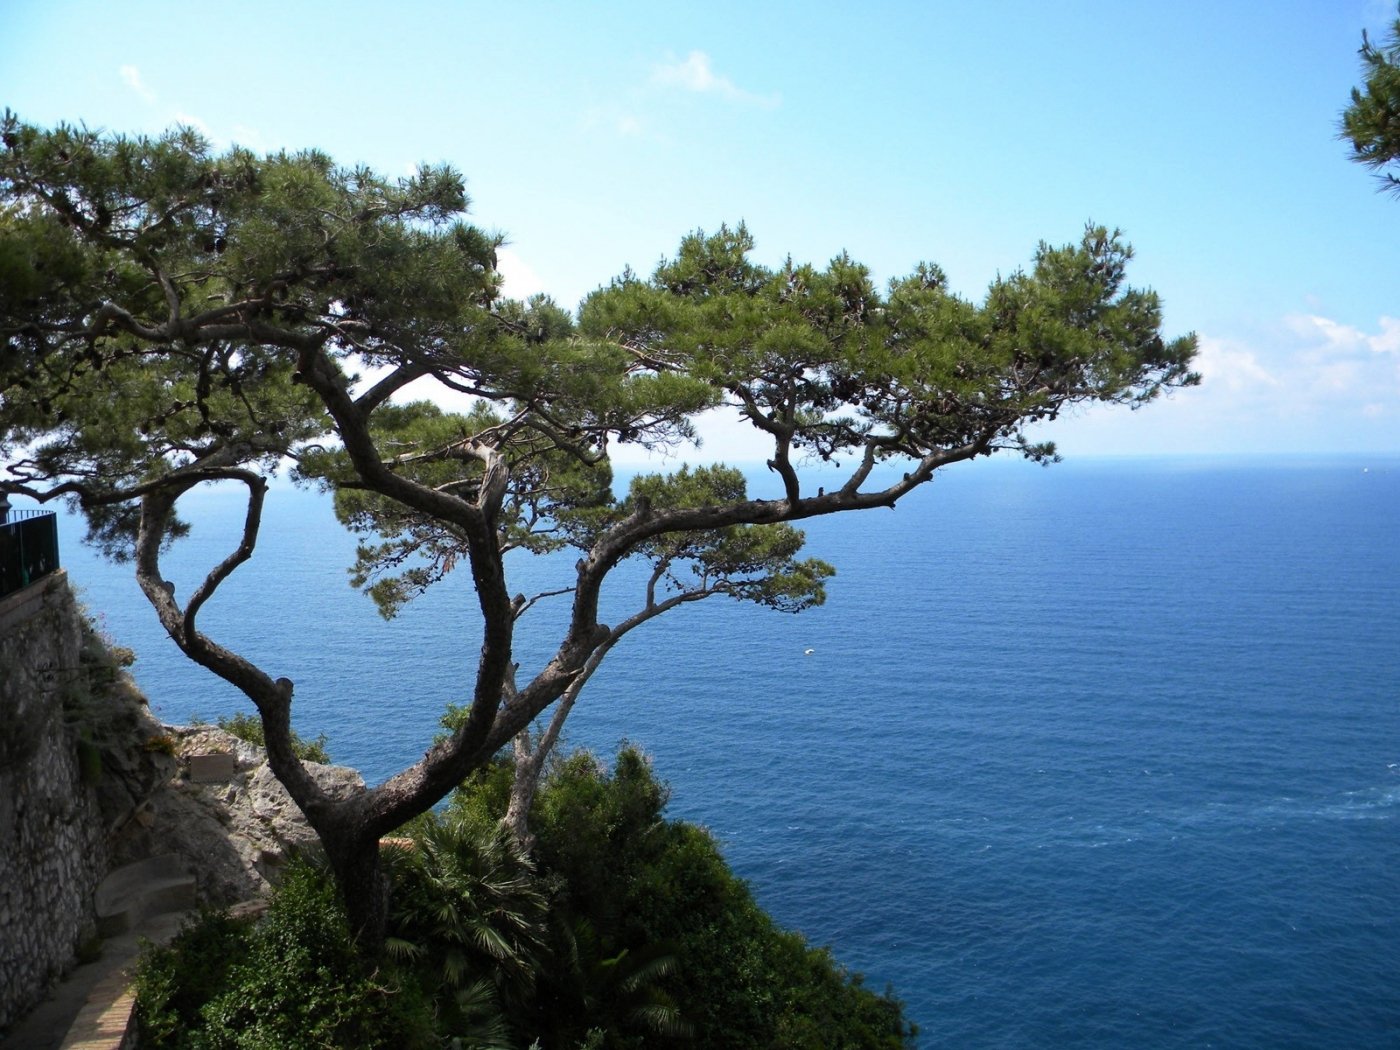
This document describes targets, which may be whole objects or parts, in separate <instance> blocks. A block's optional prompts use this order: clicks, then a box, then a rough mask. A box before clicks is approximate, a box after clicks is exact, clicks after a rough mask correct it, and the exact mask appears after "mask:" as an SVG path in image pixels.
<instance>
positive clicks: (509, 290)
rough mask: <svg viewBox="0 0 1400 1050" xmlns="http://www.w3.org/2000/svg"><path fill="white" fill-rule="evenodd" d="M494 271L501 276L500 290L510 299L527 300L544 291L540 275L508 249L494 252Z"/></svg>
mask: <svg viewBox="0 0 1400 1050" xmlns="http://www.w3.org/2000/svg"><path fill="white" fill-rule="evenodd" d="M496 270H497V272H499V273H500V275H501V282H502V283H501V290H502V291H503V292H505V294H506V295H507V296H509V297H510V298H512V299H528V298H530V296H532V295H535V294H537V293H539V292H542V291H544V290H545V288H544V281H543V280H541V279H540V275H539V274H537V273H536V272H535V271H534V270H533V269H532V268H531V267H530V264H529V263H527V262H526V261H525V260H524V259H522V258H521V257H520V256H519V254H518V253H516V252H515V251H512V250H511V249H510V248H500V249H498V250H497V251H496Z"/></svg>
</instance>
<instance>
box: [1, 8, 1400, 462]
mask: <svg viewBox="0 0 1400 1050" xmlns="http://www.w3.org/2000/svg"><path fill="white" fill-rule="evenodd" d="M1394 11H1395V8H1394V6H1393V5H1392V4H1391V3H1389V2H1382V0H1276V2H1273V3H1269V4H1261V3H1244V2H1230V0H1215V2H1207V0H1181V2H1179V3H1174V4H1162V3H1160V2H1155V3H1148V2H1136V0H1119V2H1112V3H1110V2H1093V3H1091V2H1087V0H1086V2H1063V3H1060V2H1057V3H1046V2H1044V0H1004V2H1000V3H997V2H990V0H956V2H952V0H949V2H936V0H930V2H926V3H913V2H910V3H883V4H881V3H874V4H869V5H859V6H857V5H851V4H847V3H843V4H834V3H819V2H805V3H800V4H799V3H772V4H752V3H743V4H740V3H727V2H710V3H705V4H688V5H680V4H676V5H668V4H658V3H654V2H653V3H647V4H623V3H614V4H580V3H558V4H542V3H496V4H489V5H488V4H478V3H448V2H433V3H412V2H408V3H405V4H403V5H402V7H401V8H400V9H399V10H397V11H395V10H391V9H390V7H389V6H388V5H384V4H373V5H371V4H367V3H359V2H347V3H336V4H328V3H314V2H285V0H284V2H282V3H276V4H273V3H260V2H240V3H233V4H225V5H217V6H215V5H195V4H173V3H141V2H127V3H123V4H120V5H112V4H110V3H96V2H91V0H42V2H38V0H0V25H2V26H3V29H2V30H0V34H2V35H3V49H0V105H8V106H9V107H10V108H11V109H13V110H15V111H16V112H18V113H19V114H20V116H21V117H23V118H24V119H26V120H29V121H32V122H36V123H40V124H53V123H56V122H59V121H69V122H78V121H82V122H86V123H87V124H88V125H90V126H95V127H103V128H107V129H111V130H120V131H145V132H155V131H159V130H162V129H164V128H165V127H167V126H169V125H171V124H173V123H175V122H184V123H189V124H193V125H195V126H198V127H200V128H202V129H204V130H205V132H206V133H207V134H208V135H209V137H210V138H211V139H213V140H214V141H215V142H216V143H220V144H226V143H228V142H231V141H237V142H239V143H241V144H243V145H247V146H249V147H252V148H254V149H258V150H267V149H276V148H281V147H288V148H299V147H303V146H316V147H319V148H322V149H324V150H326V151H327V152H329V153H330V154H331V155H332V156H334V157H335V158H336V159H337V160H339V161H341V162H344V163H366V164H369V165H371V166H374V167H376V168H378V169H380V170H383V171H386V172H390V173H404V172H407V171H409V170H410V169H411V168H412V167H413V166H414V165H415V164H416V163H417V162H419V161H425V160H426V161H447V162H449V163H451V164H453V165H455V166H456V167H458V168H459V169H460V170H461V171H462V172H463V173H464V174H465V175H466V177H467V181H468V189H469V192H470V193H471V195H472V198H473V213H474V218H475V221H477V222H478V223H480V224H481V225H483V226H486V227H488V228H492V229H497V230H500V231H503V232H504V233H506V234H507V236H508V237H509V240H510V249H509V251H508V253H507V254H506V255H505V257H504V265H503V269H505V270H506V272H507V275H508V278H509V279H510V282H511V283H510V284H509V285H508V290H509V291H511V292H513V293H514V294H528V293H529V292H533V291H539V290H543V291H547V292H549V293H550V294H552V295H554V296H555V297H556V298H557V299H559V300H560V301H561V302H563V303H565V304H568V305H573V304H575V303H577V301H578V300H579V298H580V297H582V296H583V295H584V294H585V293H586V292H588V291H589V290H590V289H591V288H593V287H596V286H597V285H599V284H601V283H605V282H606V281H607V280H608V279H609V278H610V277H611V276H613V275H614V274H616V273H617V272H618V271H620V270H621V269H622V267H623V266H624V265H627V264H631V265H632V266H634V267H635V268H637V269H639V270H643V271H647V270H649V269H650V268H651V266H652V265H653V264H654V263H655V262H656V261H657V260H658V259H659V258H660V257H661V256H662V255H663V254H664V253H667V252H670V251H671V250H673V249H674V247H675V246H676V244H677V242H678V240H679V238H680V236H681V235H682V234H683V233H685V232H686V231H688V230H691V229H694V228H697V227H702V228H706V229H712V228H714V227H715V226H717V225H718V224H719V223H721V222H725V221H728V222H734V221H737V220H741V219H742V220H744V221H746V222H747V223H748V225H749V228H750V229H751V231H752V232H753V233H754V235H755V236H756V237H757V239H758V256H759V258H760V259H761V260H762V261H768V262H776V261H778V260H780V259H781V258H782V257H783V256H784V255H786V254H788V253H791V254H792V255H793V256H794V257H796V258H798V259H799V260H802V259H805V260H811V261H814V262H824V261H825V260H827V259H828V258H830V257H831V256H832V255H834V254H835V253H837V252H839V251H841V250H842V249H846V250H849V251H850V252H851V253H852V254H853V255H854V256H855V257H856V258H858V259H860V260H861V261H863V262H865V263H867V264H868V265H870V266H871V267H872V268H873V270H874V271H875V273H876V275H877V276H879V277H880V278H888V277H890V276H893V275H896V274H899V273H903V272H907V271H908V270H909V269H911V268H912V267H913V265H914V264H915V263H916V262H918V261H919V260H921V259H929V260H932V261H936V262H938V263H940V264H942V265H943V266H944V268H945V269H946V270H947V271H948V272H949V274H950V277H951V278H952V281H953V284H954V286H955V287H956V288H957V289H958V290H959V291H960V292H961V293H963V294H964V295H967V296H969V297H972V298H979V297H980V296H981V294H982V292H983V290H984V289H985V285H986V282H987V281H988V280H989V279H990V278H991V277H992V276H993V275H995V274H996V273H997V272H998V271H1001V272H1007V271H1010V270H1013V269H1015V268H1016V267H1018V266H1020V265H1023V264H1024V263H1025V262H1027V261H1028V260H1029V258H1030V255H1031V253H1032V252H1033V251H1034V249H1035V245H1036V243H1037V242H1038V241H1040V240H1042V239H1043V240H1048V241H1052V242H1063V241H1069V240H1073V239H1075V238H1076V237H1077V236H1078V234H1079V232H1080V230H1081V229H1082V227H1083V224H1084V223H1085V221H1086V220H1089V219H1092V220H1094V221H1095V222H1101V223H1105V224H1108V225H1116V226H1120V227H1122V228H1123V230H1124V231H1125V232H1126V234H1127V235H1128V237H1129V239H1130V240H1131V241H1132V242H1133V244H1134V245H1135V246H1136V248H1137V251H1138V258H1137V261H1136V263H1135V268H1134V270H1133V271H1132V277H1133V280H1134V283H1136V284H1141V285H1150V286H1152V287H1153V288H1155V289H1156V290H1157V291H1158V292H1159V293H1160V294H1161V295H1162V296H1163V298H1164V300H1165V304H1166V319H1167V329H1168V332H1169V333H1170V334H1176V333H1180V332H1186V331H1195V332H1197V333H1198V334H1199V336H1200V338H1201V343H1202V348H1203V353H1202V358H1201V369H1202V371H1203V372H1204V373H1205V377H1206V383H1205V385H1204V386H1203V387H1202V388H1200V389H1197V390H1192V391H1185V392H1182V393H1179V394H1177V395H1175V396H1174V397H1173V398H1172V399H1171V401H1170V402H1167V403H1164V404H1158V405H1153V406H1150V407H1149V408H1147V409H1145V410H1143V411H1141V412H1137V413H1128V412H1122V411H1115V412H1111V413H1098V412H1094V413H1090V414H1089V415H1088V416H1087V417H1085V418H1079V419H1074V420H1069V421H1067V422H1065V421H1062V422H1061V423H1060V424H1057V426H1056V428H1055V429H1054V430H1053V431H1050V432H1049V433H1048V434H1047V435H1046V436H1049V437H1053V438H1055V439H1057V440H1058V441H1059V443H1060V445H1061V448H1062V450H1063V451H1064V452H1066V453H1067V454H1070V455H1090V454H1112V453H1138V452H1232V451H1235V452H1275V451H1283V452H1315V451H1323V452H1335V451H1355V452H1370V453H1385V452H1390V453H1397V452H1400V427H1397V422H1400V286H1398V282H1400V238H1398V237H1397V236H1396V233H1397V229H1398V228H1400V200H1396V199H1394V198H1392V197H1388V196H1386V195H1384V194H1381V193H1378V192H1377V190H1376V184H1375V182H1374V180H1373V179H1372V178H1371V177H1370V176H1369V175H1368V174H1367V173H1366V172H1365V171H1364V170H1363V169H1361V168H1360V167H1358V166H1356V165H1354V164H1352V163H1350V162H1349V161H1348V160H1347V149H1346V148H1345V146H1344V145H1343V144H1342V143H1341V142H1339V141H1338V140H1337V138H1336V129H1337V120H1338V115H1339V112H1340V110H1341V109H1342V108H1343V107H1344V105H1345V104H1346V101H1347V98H1348V91H1349V89H1350V88H1351V86H1352V85H1353V84H1354V83H1356V81H1357V79H1358V76H1359V65H1358V61H1357V57H1356V48H1357V46H1358V44H1359V43H1360V38H1361V31H1362V29H1363V28H1367V29H1370V30H1371V31H1372V32H1373V33H1375V32H1377V31H1380V30H1383V29H1384V27H1385V26H1386V25H1387V24H1388V22H1389V20H1390V19H1391V18H1393V17H1394ZM713 434H714V436H713V438H712V440H711V443H710V446H709V448H708V449H707V451H709V452H712V453H715V454H718V455H725V456H728V457H731V458H742V455H743V452H744V447H743V446H742V445H736V444H733V443H732V441H731V439H730V436H729V434H728V432H726V431H725V430H724V428H722V427H720V428H714V431H713Z"/></svg>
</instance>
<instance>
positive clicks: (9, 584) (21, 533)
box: [0, 510, 58, 598]
mask: <svg viewBox="0 0 1400 1050" xmlns="http://www.w3.org/2000/svg"><path fill="white" fill-rule="evenodd" d="M57 568H58V515H57V514H56V513H55V512H54V511H51V510H11V511H10V512H9V513H8V514H7V515H6V516H5V520H4V521H3V522H0V598H3V597H4V596H5V595H7V594H9V593H11V592H12V591H17V590H19V589H20V588H22V587H28V586H29V585H30V584H31V583H34V582H35V581H37V580H39V579H42V578H43V577H45V576H47V575H48V574H49V573H51V572H53V571H55V570H56V569H57Z"/></svg>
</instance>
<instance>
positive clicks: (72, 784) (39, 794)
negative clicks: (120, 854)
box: [0, 572, 174, 1032]
mask: <svg viewBox="0 0 1400 1050" xmlns="http://www.w3.org/2000/svg"><path fill="white" fill-rule="evenodd" d="M159 738H160V727H159V726H158V725H157V724H156V723H155V722H154V721H153V720H152V719H150V717H149V715H148V714H147V713H146V711H145V709H144V706H143V704H142V702H141V699H140V697H139V695H138V694H136V692H135V690H134V688H133V687H132V686H131V684H130V681H129V679H127V677H126V675H125V674H124V672H123V671H122V669H121V667H120V664H119V661H118V660H117V659H115V658H114V657H113V656H112V654H111V653H110V652H109V651H108V649H107V647H106V646H105V645H104V644H103V643H102V640H101V639H99V638H97V637H96V636H95V635H94V633H93V631H92V629H91V627H90V625H89V624H88V621H87V618H86V617H85V616H84V615H83V613H82V611H81V609H80V608H79V607H78V605H77V602H76V601H75V600H74V598H73V594H72V591H71V590H70V589H69V586H68V581H67V578H66V576H65V575H64V574H63V573H61V572H60V573H56V574H54V575H52V576H48V577H46V578H45V579H43V580H41V581H40V582H38V583H35V584H33V585H31V586H30V587H27V588H25V589H24V590H22V591H19V592H16V593H15V594H11V595H9V596H7V597H6V598H5V599H3V600H0V1032H3V1031H4V1029H5V1028H6V1027H7V1026H8V1025H9V1024H10V1023H11V1022H12V1021H13V1020H14V1019H15V1018H16V1017H17V1016H19V1015H21V1014H22V1013H23V1012H24V1011H25V1010H26V1009H27V1008H28V1007H29V1006H31V1005H32V1004H33V1003H34V1002H36V1001H37V1000H38V999H39V998H41V997H42V996H43V994H44V992H45V990H46V989H47V987H48V985H49V984H50V983H51V982H52V981H54V980H55V979H57V978H58V977H59V976H61V975H62V974H63V973H64V972H66V971H67V970H68V969H69V968H70V967H71V966H72V965H73V962H74V960H75V957H76V953H77V951H78V949H79V947H80V946H81V945H82V944H83V943H84V942H85V941H87V940H88V939H90V938H91V937H92V935H93V931H94V925H93V912H92V899H93V891H94V889H95V888H96V886H97V884H98V882H99V881H101V879H102V877H103V876H104V875H105V874H106V873H107V870H108V867H109V864H110V861H111V858H112V857H113V855H114V853H115V851H117V850H118V849H119V848H120V840H121V837H122V835H123V830H124V828H125V827H126V826H127V825H128V824H129V823H131V817H132V815H133V814H134V813H135V812H136V811H137V809H138V807H140V806H141V805H142V803H143V802H144V800H145V798H146V797H148V795H149V794H150V792H151V791H152V790H153V789H154V787H155V786H156V785H157V784H158V783H160V782H162V781H164V780H167V779H168V778H169V776H170V772H171V770H172V769H173V767H174V760H173V759H171V758H169V757H167V756H164V755H161V754H160V752H159V747H158V746H157V747H151V746H150V745H151V743H152V742H153V741H158V740H159Z"/></svg>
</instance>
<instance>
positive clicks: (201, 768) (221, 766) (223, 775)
mask: <svg viewBox="0 0 1400 1050" xmlns="http://www.w3.org/2000/svg"><path fill="white" fill-rule="evenodd" d="M236 764H237V763H236V760H235V759H234V757H233V755H230V754H228V753H227V752H223V751H220V752H216V753H214V754H212V755H191V756H190V779H191V780H192V781H194V782H195V783H196V784H218V783H222V782H224V781H227V780H228V779H229V778H230V777H232V776H233V774H234V770H235V768H236Z"/></svg>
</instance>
